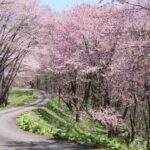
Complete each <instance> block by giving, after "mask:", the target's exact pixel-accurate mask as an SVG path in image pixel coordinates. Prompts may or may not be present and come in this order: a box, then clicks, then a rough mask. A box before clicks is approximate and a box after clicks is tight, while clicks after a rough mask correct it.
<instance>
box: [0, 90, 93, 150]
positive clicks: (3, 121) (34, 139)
mask: <svg viewBox="0 0 150 150" xmlns="http://www.w3.org/2000/svg"><path fill="white" fill-rule="evenodd" d="M38 95H39V96H38V99H37V100H36V101H35V102H33V103H31V104H28V105H25V106H20V107H17V108H11V109H9V110H5V111H2V112H0V150H87V149H88V150H92V149H89V148H87V147H82V146H79V145H75V144H72V143H69V142H65V141H58V140H49V139H47V138H46V137H43V136H39V135H36V134H32V133H29V132H25V131H23V130H21V129H20V128H19V127H18V126H17V125H16V117H17V116H19V115H20V114H21V113H22V112H25V111H29V110H32V109H36V108H38V107H41V106H42V105H44V104H45V103H46V102H47V101H48V100H49V97H48V96H46V94H45V93H44V92H42V91H39V92H38Z"/></svg>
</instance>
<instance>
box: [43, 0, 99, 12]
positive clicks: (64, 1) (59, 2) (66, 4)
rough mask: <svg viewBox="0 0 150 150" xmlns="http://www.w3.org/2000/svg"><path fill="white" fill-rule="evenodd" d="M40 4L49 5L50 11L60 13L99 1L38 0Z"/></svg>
mask: <svg viewBox="0 0 150 150" xmlns="http://www.w3.org/2000/svg"><path fill="white" fill-rule="evenodd" d="M40 1H41V3H42V4H46V5H49V6H50V8H51V9H52V11H54V12H61V11H65V10H69V9H70V8H72V7H73V6H76V5H78V4H82V3H98V2H99V1H100V0H40Z"/></svg>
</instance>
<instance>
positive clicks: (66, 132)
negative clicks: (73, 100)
mask: <svg viewBox="0 0 150 150" xmlns="http://www.w3.org/2000/svg"><path fill="white" fill-rule="evenodd" d="M17 123H18V125H19V126H21V128H22V129H24V130H26V131H30V132H33V133H38V134H41V135H44V136H47V137H50V138H59V139H63V140H68V141H71V142H74V143H78V144H83V145H89V146H93V147H100V148H105V149H108V150H127V149H128V150H136V148H135V147H134V148H126V147H125V145H124V143H123V141H122V140H121V138H120V139H119V138H117V139H116V138H113V139H110V138H107V130H106V129H104V128H103V127H102V126H100V125H99V124H98V123H96V122H93V121H91V120H90V119H84V120H82V121H81V122H80V123H77V122H75V118H74V115H73V114H72V113H71V112H69V111H68V110H67V108H66V107H65V106H64V105H63V104H61V105H59V103H58V100H57V98H55V99H53V100H51V101H49V102H48V103H47V104H46V105H45V106H44V107H42V108H39V109H36V110H34V111H30V112H25V113H23V114H22V115H21V116H19V117H18V118H17Z"/></svg>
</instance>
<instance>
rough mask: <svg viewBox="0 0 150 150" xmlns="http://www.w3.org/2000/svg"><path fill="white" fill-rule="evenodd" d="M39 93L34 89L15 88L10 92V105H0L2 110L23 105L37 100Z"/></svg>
mask: <svg viewBox="0 0 150 150" xmlns="http://www.w3.org/2000/svg"><path fill="white" fill-rule="evenodd" d="M36 98H37V93H36V92H35V91H33V90H20V89H14V90H12V91H11V92H10V96H9V102H8V106H7V107H4V106H0V110H4V109H8V108H12V107H17V106H22V105H25V104H29V103H31V102H33V101H34V100H36Z"/></svg>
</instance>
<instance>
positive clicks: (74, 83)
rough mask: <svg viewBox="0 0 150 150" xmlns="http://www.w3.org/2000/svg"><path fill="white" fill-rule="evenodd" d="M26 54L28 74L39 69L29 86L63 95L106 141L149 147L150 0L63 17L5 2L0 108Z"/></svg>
mask: <svg viewBox="0 0 150 150" xmlns="http://www.w3.org/2000/svg"><path fill="white" fill-rule="evenodd" d="M117 4H118V5H117ZM10 5H11V7H10ZM10 8H12V9H10ZM16 8H17V9H16ZM25 56H27V57H29V56H30V57H31V56H32V57H31V58H32V60H31V61H28V63H27V64H26V66H27V68H29V69H31V70H32V68H34V67H35V66H34V65H35V64H36V63H32V61H33V60H36V61H37V62H38V64H39V66H38V69H37V74H38V76H36V74H34V76H33V81H31V82H30V84H32V87H33V88H35V87H36V88H39V89H41V88H42V89H43V88H44V89H45V90H46V91H48V92H50V93H52V94H55V95H58V96H59V99H60V101H63V102H64V103H65V104H66V106H67V107H68V111H71V112H74V114H75V118H76V121H80V118H81V116H82V113H85V112H86V113H87V114H88V115H89V116H90V117H91V118H92V119H93V120H94V121H98V122H99V123H100V124H102V125H103V126H105V127H106V128H108V136H109V137H113V136H118V135H119V134H123V135H124V137H125V140H126V144H127V145H129V144H130V143H131V142H133V141H134V140H135V139H136V137H137V136H141V137H142V138H143V141H146V143H147V147H148V148H150V3H149V2H148V0H147V1H146V0H141V1H140V0H135V1H127V0H118V1H113V2H112V3H109V4H103V5H102V4H82V5H79V6H76V7H74V8H72V9H71V10H69V11H67V12H62V13H58V14H57V13H55V14H53V13H52V12H51V11H50V9H49V8H48V7H45V6H40V5H39V4H38V2H37V1H36V0H22V1H19V0H16V1H13V0H0V104H7V98H8V93H9V88H10V87H11V84H12V82H13V81H14V78H15V76H16V74H17V72H18V71H19V70H20V69H21V68H23V67H24V66H23V65H21V63H22V61H23V59H24V58H25ZM25 59H26V58H25Z"/></svg>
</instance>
